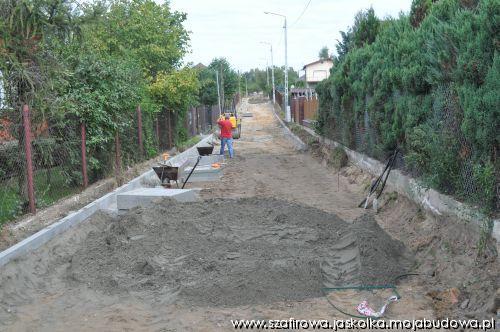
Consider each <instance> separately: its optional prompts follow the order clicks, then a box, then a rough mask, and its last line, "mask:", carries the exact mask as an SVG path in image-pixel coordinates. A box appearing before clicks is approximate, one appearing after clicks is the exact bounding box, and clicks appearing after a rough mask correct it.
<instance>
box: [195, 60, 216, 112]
mask: <svg viewBox="0 0 500 332" xmlns="http://www.w3.org/2000/svg"><path fill="white" fill-rule="evenodd" d="M198 81H199V82H200V90H199V101H200V103H201V104H203V105H215V104H217V98H218V94H217V82H216V77H215V71H213V70H212V69H210V68H203V69H199V70H198Z"/></svg>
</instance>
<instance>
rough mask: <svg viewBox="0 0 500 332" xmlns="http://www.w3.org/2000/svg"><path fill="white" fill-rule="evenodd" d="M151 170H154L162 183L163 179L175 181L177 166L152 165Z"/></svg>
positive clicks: (177, 172)
mask: <svg viewBox="0 0 500 332" xmlns="http://www.w3.org/2000/svg"><path fill="white" fill-rule="evenodd" d="M153 170H154V171H155V173H156V175H158V178H160V181H161V182H162V183H163V182H164V181H165V180H172V181H177V176H178V174H179V167H173V166H167V165H161V166H153Z"/></svg>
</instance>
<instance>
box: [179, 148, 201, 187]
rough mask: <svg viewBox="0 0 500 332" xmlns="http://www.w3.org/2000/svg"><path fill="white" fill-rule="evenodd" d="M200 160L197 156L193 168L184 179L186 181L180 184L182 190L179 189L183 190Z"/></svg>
mask: <svg viewBox="0 0 500 332" xmlns="http://www.w3.org/2000/svg"><path fill="white" fill-rule="evenodd" d="M200 160H201V156H198V160H196V164H194V166H193V168H192V169H191V172H189V175H188V177H187V178H186V181H184V183H183V184H182V188H181V189H184V186H185V185H186V183H187V182H188V181H189V178H190V177H191V174H193V172H194V169H195V168H196V166H198V163H199V162H200Z"/></svg>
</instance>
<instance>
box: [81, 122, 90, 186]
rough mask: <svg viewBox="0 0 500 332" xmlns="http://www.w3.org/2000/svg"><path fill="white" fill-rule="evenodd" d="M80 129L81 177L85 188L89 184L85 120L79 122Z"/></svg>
mask: <svg viewBox="0 0 500 332" xmlns="http://www.w3.org/2000/svg"><path fill="white" fill-rule="evenodd" d="M80 130H81V134H82V142H81V145H82V177H83V188H87V187H88V185H89V180H88V177H87V133H86V131H85V122H83V121H82V123H81V124H80Z"/></svg>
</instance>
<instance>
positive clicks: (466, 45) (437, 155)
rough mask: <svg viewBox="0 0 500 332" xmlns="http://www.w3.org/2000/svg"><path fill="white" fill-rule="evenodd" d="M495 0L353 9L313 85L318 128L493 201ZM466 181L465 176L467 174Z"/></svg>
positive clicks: (459, 192) (439, 185)
mask: <svg viewBox="0 0 500 332" xmlns="http://www.w3.org/2000/svg"><path fill="white" fill-rule="evenodd" d="M499 15H500V7H499V6H498V1H496V0H478V1H476V0H474V1H472V0H471V1H465V0H441V1H434V0H414V2H413V5H412V10H411V13H410V15H403V14H401V15H400V16H399V17H398V18H396V19H395V18H390V19H386V20H384V21H379V20H378V19H377V18H375V17H373V12H372V11H370V10H369V11H365V12H362V13H360V14H358V15H357V16H356V19H355V25H354V26H353V27H352V28H351V29H349V31H348V32H344V33H342V40H341V41H340V42H339V45H338V47H337V49H338V50H339V57H338V58H336V59H335V60H334V63H335V64H334V67H333V68H332V70H331V75H330V77H329V78H328V79H327V80H324V81H323V82H321V83H320V84H319V85H318V87H317V92H318V95H319V113H318V122H317V128H316V130H317V132H318V133H321V134H322V135H325V136H327V137H329V138H331V139H334V140H336V141H339V142H341V143H342V144H344V145H346V146H347V147H349V148H352V149H355V150H357V151H361V152H363V153H366V154H368V155H370V156H371V157H374V158H377V159H379V160H384V159H385V158H386V157H387V156H389V155H390V154H391V151H393V150H394V148H396V147H399V148H400V150H401V151H402V155H403V163H399V165H398V166H403V167H404V168H405V169H406V170H407V171H409V172H411V173H412V174H413V175H417V176H420V177H421V178H422V179H423V180H424V181H425V183H427V184H429V185H430V186H432V187H434V188H436V189H438V190H440V191H442V192H445V193H448V194H452V195H455V196H456V197H459V198H463V199H464V200H465V201H468V202H471V203H477V204H480V206H481V207H483V208H484V209H486V210H487V211H494V210H495V209H496V210H498V207H497V205H498V202H497V200H498V198H497V197H496V193H495V191H494V190H493V189H492V188H494V187H495V186H497V185H498V179H499V178H500V167H498V165H499V161H498V157H497V156H498V155H499V146H500V136H499V135H498V130H499V126H500V124H499V119H500V94H499V93H498V91H499V90H500V57H499V52H498V50H499V48H498V40H497V37H496V36H497V35H498V31H499V26H498V22H497V18H498V17H499ZM471 182H473V183H471Z"/></svg>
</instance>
